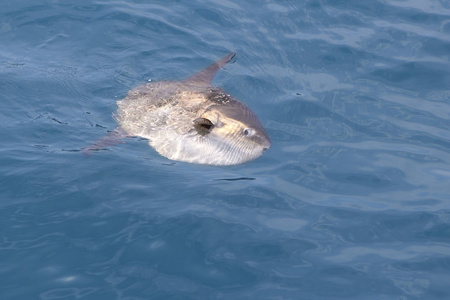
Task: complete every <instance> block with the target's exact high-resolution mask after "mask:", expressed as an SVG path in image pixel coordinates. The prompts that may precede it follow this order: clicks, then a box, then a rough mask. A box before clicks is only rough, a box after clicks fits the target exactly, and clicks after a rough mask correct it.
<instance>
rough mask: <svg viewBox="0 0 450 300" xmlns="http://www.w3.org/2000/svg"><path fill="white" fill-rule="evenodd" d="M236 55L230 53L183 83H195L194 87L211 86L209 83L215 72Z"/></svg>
mask: <svg viewBox="0 0 450 300" xmlns="http://www.w3.org/2000/svg"><path fill="white" fill-rule="evenodd" d="M235 55H236V52H231V53H230V54H228V55H227V56H225V57H224V58H222V59H220V60H218V61H216V62H215V63H213V64H212V65H210V66H209V67H207V68H206V69H204V70H202V71H200V72H198V73H197V74H194V75H192V76H191V77H189V78H188V79H186V80H185V82H189V83H195V84H196V85H211V81H212V80H213V78H214V76H215V75H216V73H217V71H219V70H220V68H222V67H223V66H225V65H226V64H227V63H228V62H229V61H230V60H232V59H233V57H234V56H235Z"/></svg>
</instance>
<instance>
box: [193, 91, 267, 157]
mask: <svg viewBox="0 0 450 300" xmlns="http://www.w3.org/2000/svg"><path fill="white" fill-rule="evenodd" d="M193 123H194V128H195V129H196V132H197V134H198V135H199V137H200V138H201V140H202V142H203V143H204V144H207V145H208V146H207V147H205V149H208V151H207V153H204V155H205V157H207V156H209V157H208V164H215V165H235V164H241V163H245V162H248V161H251V160H254V159H256V158H257V157H259V156H261V155H262V154H263V152H264V151H265V150H267V149H269V148H270V146H271V142H270V138H269V136H268V134H267V132H266V130H265V129H264V127H263V125H262V124H261V122H260V121H259V119H258V117H257V116H256V115H255V114H254V113H253V112H252V111H251V110H250V109H249V108H248V107H247V106H245V105H244V104H243V103H241V102H239V101H238V100H235V99H233V98H229V100H228V101H226V103H218V104H214V105H212V106H210V107H208V108H207V109H206V110H205V111H204V112H202V113H201V115H200V116H199V117H198V118H196V119H195V120H194V122H193Z"/></svg>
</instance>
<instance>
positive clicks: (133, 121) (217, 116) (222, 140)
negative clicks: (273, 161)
mask: <svg viewBox="0 0 450 300" xmlns="http://www.w3.org/2000/svg"><path fill="white" fill-rule="evenodd" d="M233 56H234V53H231V54H229V55H227V56H226V57H224V58H223V59H221V60H219V61H218V62H216V63H214V64H212V65H210V66H209V67H208V68H206V69H204V70H203V71H201V72H199V73H197V74H195V75H194V76H192V77H190V78H188V79H187V80H184V81H161V82H152V83H147V84H145V85H141V86H139V87H137V88H135V89H133V90H131V91H130V92H129V93H128V95H127V96H126V97H125V98H124V99H122V100H120V101H117V105H118V110H117V114H116V115H115V116H114V118H115V119H116V120H117V122H118V123H119V124H120V130H122V131H124V132H125V133H126V134H127V135H129V136H139V137H143V138H146V139H148V142H149V144H150V146H152V147H153V148H154V149H155V150H156V151H157V152H158V153H160V154H161V155H162V156H165V157H167V158H169V159H171V160H177V161H184V162H189V163H198V164H208V165H236V164H241V163H245V162H248V161H251V160H253V159H255V158H257V157H259V156H260V155H261V154H262V153H263V152H264V150H266V149H268V148H269V147H270V145H271V142H270V139H269V136H268V135H267V132H266V130H265V129H264V127H263V125H262V124H261V122H260V121H259V119H258V118H257V117H256V115H255V114H254V113H253V112H252V111H251V110H250V109H249V108H248V107H247V106H245V105H244V104H243V103H241V102H240V101H238V100H237V99H235V98H233V97H232V96H230V95H229V94H227V93H226V92H225V91H224V90H222V89H220V88H217V87H213V86H211V85H210V83H211V81H212V79H213V77H214V75H215V74H216V73H217V71H218V70H219V69H220V68H221V67H223V65H225V64H226V63H227V62H228V61H230V60H231V59H232V57H233Z"/></svg>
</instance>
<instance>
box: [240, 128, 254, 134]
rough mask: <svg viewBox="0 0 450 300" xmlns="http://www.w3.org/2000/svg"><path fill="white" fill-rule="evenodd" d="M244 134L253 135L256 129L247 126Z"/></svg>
mask: <svg viewBox="0 0 450 300" xmlns="http://www.w3.org/2000/svg"><path fill="white" fill-rule="evenodd" d="M242 134H243V135H245V136H252V135H254V134H255V130H254V129H253V128H245V129H244V130H243V131H242Z"/></svg>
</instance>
